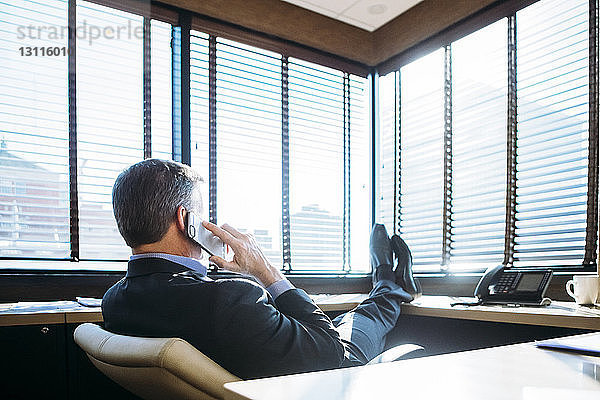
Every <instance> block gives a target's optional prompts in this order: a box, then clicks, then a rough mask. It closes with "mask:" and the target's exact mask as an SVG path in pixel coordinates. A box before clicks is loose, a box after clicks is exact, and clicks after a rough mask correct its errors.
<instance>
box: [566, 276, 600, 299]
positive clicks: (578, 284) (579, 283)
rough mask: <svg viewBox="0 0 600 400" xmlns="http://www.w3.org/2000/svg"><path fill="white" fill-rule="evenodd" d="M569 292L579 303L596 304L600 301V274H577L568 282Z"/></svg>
mask: <svg viewBox="0 0 600 400" xmlns="http://www.w3.org/2000/svg"><path fill="white" fill-rule="evenodd" d="M566 289H567V294H568V295H569V296H571V297H572V298H574V299H575V302H576V303H577V304H594V303H596V302H597V301H598V291H599V290H600V277H598V275H575V276H573V279H571V280H570V281H568V282H567V285H566Z"/></svg>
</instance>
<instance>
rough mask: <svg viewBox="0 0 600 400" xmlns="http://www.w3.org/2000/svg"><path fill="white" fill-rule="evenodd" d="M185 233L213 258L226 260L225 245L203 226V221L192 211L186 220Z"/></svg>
mask: <svg viewBox="0 0 600 400" xmlns="http://www.w3.org/2000/svg"><path fill="white" fill-rule="evenodd" d="M185 232H186V234H187V236H188V237H189V238H190V239H192V240H193V241H194V242H196V243H198V244H199V245H200V247H202V249H203V250H205V251H206V252H207V253H208V254H209V255H211V256H219V257H221V258H225V256H226V251H225V244H224V243H223V241H222V240H221V239H219V238H218V237H216V236H215V235H213V234H212V232H211V231H209V230H208V229H206V228H205V227H204V226H202V220H201V219H200V218H199V217H198V216H197V215H196V214H195V213H194V212H192V211H188V213H187V216H186V219H185Z"/></svg>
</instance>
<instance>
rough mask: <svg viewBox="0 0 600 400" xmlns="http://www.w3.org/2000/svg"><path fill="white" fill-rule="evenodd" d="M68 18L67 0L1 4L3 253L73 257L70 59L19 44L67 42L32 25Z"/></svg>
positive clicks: (0, 236)
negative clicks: (27, 50) (29, 52)
mask: <svg viewBox="0 0 600 400" xmlns="http://www.w3.org/2000/svg"><path fill="white" fill-rule="evenodd" d="M66 21H67V2H66V1H48V2H43V3H40V2H34V1H18V2H14V1H13V2H8V3H6V2H3V3H0V60H1V61H0V256H1V257H27V258H59V259H60V258H68V257H69V251H70V246H69V168H68V155H69V130H68V120H69V117H68V105H67V101H68V96H67V59H66V57H64V56H52V57H51V56H29V57H26V56H21V53H20V50H19V48H20V47H28V46H29V47H36V46H37V47H50V46H52V47H58V48H66V46H67V36H66V35H65V36H64V37H62V38H61V37H59V38H53V37H49V36H48V35H47V33H46V32H44V33H41V34H39V37H38V32H37V30H36V29H34V30H33V31H31V32H30V31H29V30H28V29H27V27H28V26H31V25H33V26H44V27H48V26H50V27H58V28H59V30H60V27H61V26H66Z"/></svg>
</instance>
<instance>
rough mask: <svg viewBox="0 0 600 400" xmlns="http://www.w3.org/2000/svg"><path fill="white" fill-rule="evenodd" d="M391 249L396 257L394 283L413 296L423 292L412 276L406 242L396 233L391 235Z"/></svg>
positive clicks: (410, 256)
mask: <svg viewBox="0 0 600 400" xmlns="http://www.w3.org/2000/svg"><path fill="white" fill-rule="evenodd" d="M391 243H392V249H393V250H394V254H395V255H396V258H397V259H398V264H397V266H396V271H395V274H396V283H397V284H398V285H400V286H402V289H404V290H406V291H407V292H408V293H409V294H410V295H412V296H413V297H414V298H417V297H419V296H421V294H423V290H422V289H421V284H420V283H419V281H418V280H417V279H416V278H414V277H413V272H412V255H411V254H410V249H409V248H408V246H407V244H406V242H405V241H404V240H402V238H401V237H400V236H398V235H394V236H392V239H391Z"/></svg>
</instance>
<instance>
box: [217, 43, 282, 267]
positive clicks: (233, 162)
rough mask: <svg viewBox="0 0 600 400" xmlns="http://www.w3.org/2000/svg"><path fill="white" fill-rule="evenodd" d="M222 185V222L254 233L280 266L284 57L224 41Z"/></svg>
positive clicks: (220, 67)
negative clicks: (282, 60)
mask: <svg viewBox="0 0 600 400" xmlns="http://www.w3.org/2000/svg"><path fill="white" fill-rule="evenodd" d="M217 182H218V185H217V215H218V221H219V222H228V223H229V224H231V225H232V226H235V227H236V228H238V229H239V230H241V231H243V232H246V233H252V234H253V235H254V237H255V238H256V240H257V242H258V243H259V245H260V246H261V248H262V249H263V251H264V253H265V256H267V258H268V259H269V261H271V262H272V263H273V265H277V266H280V267H281V265H282V263H283V259H282V251H281V207H282V205H281V56H280V55H279V54H275V53H272V52H269V51H265V50H261V49H257V48H255V47H250V46H244V45H241V44H239V43H235V42H232V41H227V40H224V39H219V41H218V42H217ZM250 193H252V194H253V195H250V196H248V195H247V194H250Z"/></svg>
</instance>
